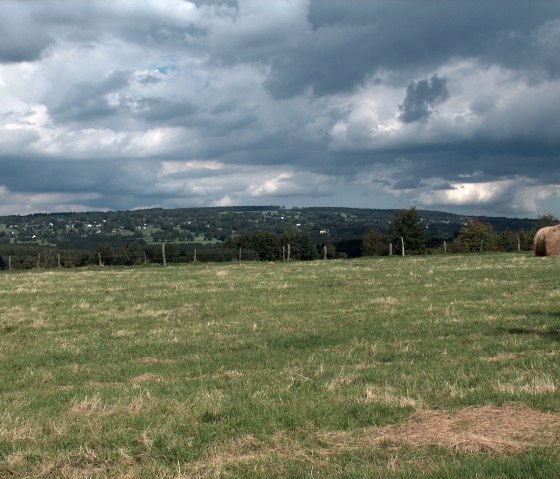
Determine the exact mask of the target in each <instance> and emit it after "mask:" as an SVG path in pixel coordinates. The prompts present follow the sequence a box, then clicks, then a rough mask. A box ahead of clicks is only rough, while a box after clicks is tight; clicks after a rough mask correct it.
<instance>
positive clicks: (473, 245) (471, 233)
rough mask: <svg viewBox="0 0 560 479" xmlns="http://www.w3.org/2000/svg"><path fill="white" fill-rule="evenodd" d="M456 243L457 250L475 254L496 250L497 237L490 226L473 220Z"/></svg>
mask: <svg viewBox="0 0 560 479" xmlns="http://www.w3.org/2000/svg"><path fill="white" fill-rule="evenodd" d="M455 242H456V244H455ZM455 242H454V245H455V246H456V249H459V250H460V251H466V252H469V253H474V252H476V251H488V250H493V249H495V246H496V242H497V236H496V233H494V230H493V229H492V227H491V226H490V225H488V224H486V223H483V222H482V221H479V220H477V219H474V218H471V219H469V220H468V221H467V222H466V224H465V225H464V226H463V228H462V229H461V232H460V233H459V235H458V236H457V238H455ZM457 247H458V248H457Z"/></svg>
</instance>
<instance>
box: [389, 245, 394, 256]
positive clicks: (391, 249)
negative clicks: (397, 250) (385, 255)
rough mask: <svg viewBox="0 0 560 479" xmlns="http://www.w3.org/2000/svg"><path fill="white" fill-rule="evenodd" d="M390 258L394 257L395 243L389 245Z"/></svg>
mask: <svg viewBox="0 0 560 479" xmlns="http://www.w3.org/2000/svg"><path fill="white" fill-rule="evenodd" d="M389 256H393V243H389Z"/></svg>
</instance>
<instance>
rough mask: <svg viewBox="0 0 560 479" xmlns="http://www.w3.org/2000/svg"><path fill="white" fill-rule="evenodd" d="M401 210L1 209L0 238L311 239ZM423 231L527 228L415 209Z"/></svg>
mask: <svg viewBox="0 0 560 479" xmlns="http://www.w3.org/2000/svg"><path fill="white" fill-rule="evenodd" d="M397 211H398V210H392V209H366V208H325V207H321V208H319V207H310V208H289V209H288V208H284V207H281V206H236V207H218V208H178V209H161V208H153V209H144V210H134V211H108V212H100V211H95V212H85V213H38V214H32V215H26V216H20V215H12V216H2V217H0V244H2V243H3V244H16V243H36V244H43V245H52V246H56V247H58V248H73V249H92V247H93V249H95V247H96V246H98V245H100V244H111V245H113V246H117V247H118V246H122V245H125V244H126V243H129V242H131V241H137V242H139V243H147V244H150V243H161V242H183V243H197V244H209V243H220V242H223V241H224V240H225V239H226V238H227V237H230V236H236V235H242V234H246V233H250V232H255V231H269V232H273V233H277V234H285V233H302V234H305V235H308V236H309V237H310V238H311V240H312V241H313V242H315V243H336V242H339V241H342V240H347V239H356V238H362V237H363V236H364V235H365V234H367V233H368V232H370V231H372V230H379V231H383V232H384V231H386V230H387V229H388V227H389V224H390V221H391V219H392V217H393V216H394V215H395V213H396V212H397ZM419 213H420V215H421V217H422V221H423V224H425V227H426V233H427V236H428V237H430V238H436V239H451V238H453V237H454V236H455V235H456V234H457V233H458V232H459V230H460V229H461V227H462V226H463V225H464V224H465V222H466V221H467V219H469V218H477V219H479V220H480V221H483V222H484V223H487V224H490V225H491V226H492V227H493V228H494V229H495V230H496V232H498V233H499V232H502V231H505V230H511V231H521V230H532V229H533V228H535V226H536V224H537V220H534V219H528V218H505V217H471V216H464V215H456V214H452V213H446V212H441V211H429V210H419Z"/></svg>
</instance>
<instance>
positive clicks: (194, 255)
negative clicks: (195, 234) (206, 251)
mask: <svg viewBox="0 0 560 479" xmlns="http://www.w3.org/2000/svg"><path fill="white" fill-rule="evenodd" d="M193 263H196V248H195V249H194V253H193Z"/></svg>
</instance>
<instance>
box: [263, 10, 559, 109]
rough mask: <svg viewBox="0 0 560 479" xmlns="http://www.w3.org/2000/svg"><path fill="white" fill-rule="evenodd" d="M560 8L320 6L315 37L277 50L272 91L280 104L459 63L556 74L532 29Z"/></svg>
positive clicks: (548, 51)
mask: <svg viewBox="0 0 560 479" xmlns="http://www.w3.org/2000/svg"><path fill="white" fill-rule="evenodd" d="M559 10H560V6H559V5H558V4H557V3H555V2H548V1H544V0H537V1H535V2H532V3H531V6H530V7H529V6H528V5H527V2H526V1H523V0H496V1H493V2H491V4H490V3H489V2H487V1H482V0H474V1H470V2H457V1H447V0H428V1H422V2H417V1H414V2H413V1H402V0H400V1H394V0H383V1H376V2H363V1H361V0H333V1H328V2H327V1H321V0H314V1H312V2H311V6H310V15H309V19H310V22H311V23H312V25H313V27H314V31H313V32H312V33H311V34H308V35H307V36H305V37H302V38H301V43H300V45H298V47H297V48H295V49H293V50H290V51H285V52H278V55H277V58H276V60H275V61H274V63H273V69H272V74H271V79H270V81H269V82H268V87H269V89H270V91H271V93H272V94H273V95H274V96H275V97H277V98H287V97H291V96H293V95H297V94H300V93H301V92H303V91H304V90H305V88H307V87H312V88H313V91H314V92H315V93H316V94H318V95H325V94H331V93H336V92H339V91H345V90H348V89H352V88H354V87H355V86H356V85H357V84H359V83H360V82H362V81H363V80H364V78H365V77H366V76H367V75H369V74H372V73H374V72H375V71H377V70H380V69H388V70H392V71H397V72H401V74H405V75H406V72H409V73H408V75H409V77H410V76H415V72H417V71H418V70H419V69H420V70H423V69H425V68H426V67H427V68H429V69H432V70H433V69H435V68H436V67H437V66H439V65H441V64H442V63H443V62H445V61H447V60H448V59H450V58H454V57H465V58H480V59H481V60H482V61H484V62H488V63H498V64H503V65H505V66H507V67H509V68H521V67H523V66H527V65H528V66H530V67H532V68H537V69H538V70H544V71H545V72H547V73H550V74H554V75H556V74H558V73H559V72H560V59H559V58H558V55H555V54H554V55H552V52H553V50H551V49H550V48H549V47H548V46H547V48H543V45H542V43H540V44H539V41H538V40H537V39H536V38H535V37H534V31H535V30H536V29H537V28H538V27H539V26H541V25H543V24H544V23H545V22H547V21H548V20H550V19H551V18H555V17H557V16H558V13H559ZM552 56H554V58H552ZM543 59H546V60H548V59H550V60H553V61H546V62H543V61H541V60H543Z"/></svg>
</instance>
